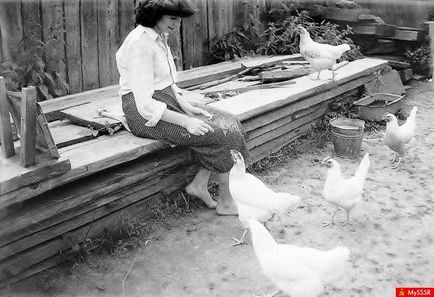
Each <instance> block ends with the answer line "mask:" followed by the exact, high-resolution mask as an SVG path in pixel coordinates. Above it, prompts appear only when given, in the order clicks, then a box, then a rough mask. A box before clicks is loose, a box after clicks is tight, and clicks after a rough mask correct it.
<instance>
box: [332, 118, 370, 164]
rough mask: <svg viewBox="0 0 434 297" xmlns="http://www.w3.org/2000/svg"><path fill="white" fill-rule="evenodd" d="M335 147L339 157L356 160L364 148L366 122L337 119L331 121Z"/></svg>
mask: <svg viewBox="0 0 434 297" xmlns="http://www.w3.org/2000/svg"><path fill="white" fill-rule="evenodd" d="M330 125H331V132H332V140H333V146H334V149H335V154H336V155H337V156H339V157H348V158H356V157H358V156H359V154H360V150H361V148H362V139H363V131H364V129H365V121H363V120H358V119H348V118H336V119H332V120H330Z"/></svg>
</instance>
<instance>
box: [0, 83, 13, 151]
mask: <svg viewBox="0 0 434 297" xmlns="http://www.w3.org/2000/svg"><path fill="white" fill-rule="evenodd" d="M0 145H1V148H2V157H3V158H9V157H12V156H13V155H14V154H15V149H14V143H13V139H12V127H11V121H10V114H9V104H8V102H7V95H6V86H5V80H4V78H3V77H1V76H0Z"/></svg>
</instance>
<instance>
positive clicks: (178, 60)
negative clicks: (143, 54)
mask: <svg viewBox="0 0 434 297" xmlns="http://www.w3.org/2000/svg"><path fill="white" fill-rule="evenodd" d="M167 42H168V44H169V47H170V51H171V52H172V55H173V60H175V66H176V69H177V70H182V44H181V28H180V27H178V28H176V30H174V31H173V32H171V33H170V35H169V40H168V41H167Z"/></svg>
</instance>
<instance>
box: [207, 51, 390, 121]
mask: <svg viewBox="0 0 434 297" xmlns="http://www.w3.org/2000/svg"><path fill="white" fill-rule="evenodd" d="M386 66H387V61H383V60H379V59H370V58H365V59H361V60H356V61H353V62H350V63H349V64H348V65H347V66H345V67H343V68H341V69H339V70H338V71H337V77H336V79H335V82H330V81H328V80H324V79H327V78H330V77H331V73H327V75H328V77H325V76H324V77H325V78H323V80H319V81H313V80H311V79H310V78H308V77H306V76H305V77H300V78H296V79H294V81H296V84H295V85H291V86H290V87H286V88H276V89H267V90H254V91H250V92H246V93H242V94H240V95H237V96H234V97H231V98H229V99H226V100H222V101H218V102H214V103H211V104H210V105H211V106H214V107H217V108H221V109H223V110H226V111H229V112H232V113H233V114H235V115H237V116H238V118H239V119H240V120H241V121H243V120H245V119H248V118H250V117H253V116H255V115H258V114H261V113H263V112H265V111H267V110H271V109H274V108H278V107H281V106H283V105H285V104H288V103H290V102H295V101H297V100H300V99H302V98H306V97H309V96H312V95H315V94H318V93H322V92H326V91H328V90H330V89H333V88H336V87H337V86H338V85H341V84H345V83H347V82H349V81H351V80H354V79H357V78H359V77H363V76H366V75H369V74H371V73H372V72H375V71H377V70H380V69H384V68H385V67H386Z"/></svg>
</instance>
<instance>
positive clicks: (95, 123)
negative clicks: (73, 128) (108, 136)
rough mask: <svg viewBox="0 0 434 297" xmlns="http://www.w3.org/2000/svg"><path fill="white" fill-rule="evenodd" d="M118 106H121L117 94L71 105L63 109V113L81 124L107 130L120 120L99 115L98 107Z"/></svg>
mask: <svg viewBox="0 0 434 297" xmlns="http://www.w3.org/2000/svg"><path fill="white" fill-rule="evenodd" d="M118 106H120V99H119V97H118V96H116V97H109V98H107V99H102V100H98V101H92V102H90V103H87V104H83V105H79V106H75V107H71V108H68V109H65V110H62V111H61V113H62V115H63V116H64V117H65V118H66V119H69V120H70V121H72V122H73V123H75V124H77V125H79V126H84V127H91V128H92V129H95V130H97V131H98V130H100V131H103V130H104V131H105V130H107V128H109V127H112V126H115V125H119V124H120V121H117V120H114V119H111V118H107V117H101V116H99V115H98V109H100V108H105V109H110V108H113V109H114V108H115V107H118Z"/></svg>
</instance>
